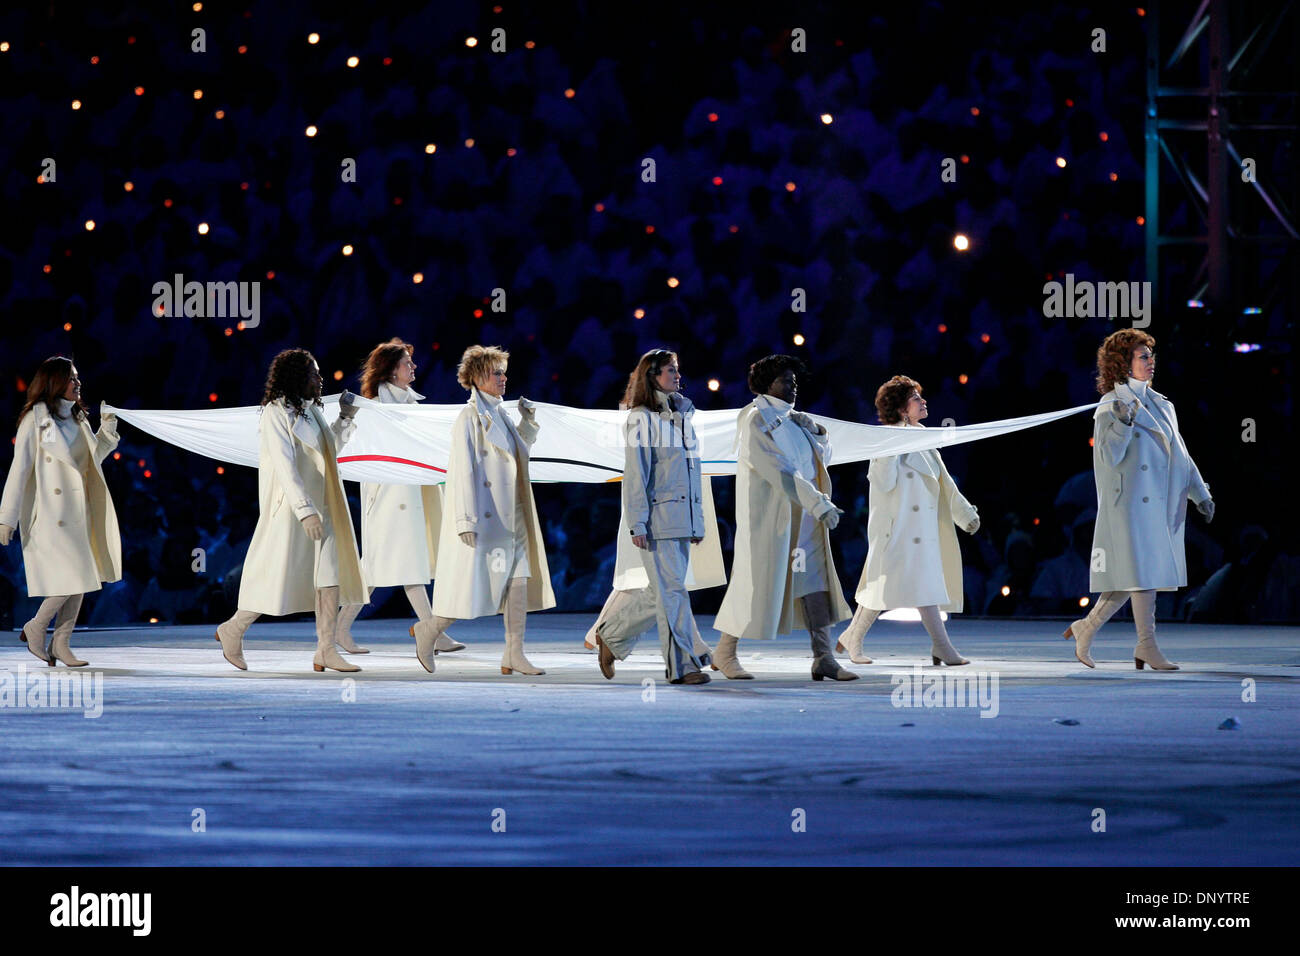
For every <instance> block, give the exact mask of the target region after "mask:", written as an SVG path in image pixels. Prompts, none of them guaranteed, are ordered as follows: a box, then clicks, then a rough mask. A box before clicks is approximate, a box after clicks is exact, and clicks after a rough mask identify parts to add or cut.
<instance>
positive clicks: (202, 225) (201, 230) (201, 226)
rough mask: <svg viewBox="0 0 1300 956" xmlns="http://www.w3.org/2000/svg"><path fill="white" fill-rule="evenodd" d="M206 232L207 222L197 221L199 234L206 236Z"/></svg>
mask: <svg viewBox="0 0 1300 956" xmlns="http://www.w3.org/2000/svg"><path fill="white" fill-rule="evenodd" d="M207 234H208V224H207V223H206V222H201V223H199V235H200V236H206V235H207Z"/></svg>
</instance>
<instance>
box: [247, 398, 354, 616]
mask: <svg viewBox="0 0 1300 956" xmlns="http://www.w3.org/2000/svg"><path fill="white" fill-rule="evenodd" d="M307 414H308V415H310V416H311V417H312V419H313V420H314V421H315V423H316V428H315V429H313V428H312V427H311V425H310V424H309V423H308V422H307V420H306V419H305V418H304V417H302V416H300V415H294V414H293V410H292V409H291V408H290V407H289V406H288V405H287V404H286V403H285V401H284V399H282V398H280V399H276V400H275V401H274V402H271V403H270V404H268V405H265V406H263V408H262V416H261V421H260V422H259V423H258V440H259V445H258V460H257V499H258V507H259V509H260V511H259V514H258V516H257V527H256V528H255V529H254V530H253V540H252V541H251V542H250V543H249V546H248V556H247V557H246V558H245V559H244V570H243V573H242V575H241V577H240V581H239V608H240V609H241V610H244V611H256V612H258V613H259V614H294V613H296V612H298V611H311V610H314V609H315V607H316V588H318V587H328V586H332V585H334V584H335V583H337V584H338V587H339V603H340V604H364V603H365V602H366V598H367V588H366V582H365V577H364V576H363V575H362V573H361V559H360V558H359V557H358V556H357V542H356V536H355V535H354V534H353V533H352V516H351V513H350V512H349V511H348V499H347V495H345V494H344V492H343V482H342V480H341V479H340V478H339V468H338V461H337V459H338V452H339V449H340V448H342V447H343V446H344V445H346V444H347V442H348V439H349V438H350V437H351V436H352V432H353V431H354V430H355V428H356V423H355V422H353V421H350V420H348V419H345V418H344V417H343V416H342V415H340V416H339V417H338V418H337V419H335V421H334V423H333V424H332V425H330V424H326V422H325V416H324V415H323V414H322V413H321V410H320V409H319V408H317V407H316V406H315V405H308V406H307ZM318 435H319V441H318V440H317V436H318ZM311 514H318V515H320V518H321V522H322V524H323V525H324V529H325V536H324V538H323V539H322V540H320V541H312V540H311V539H310V538H308V537H307V533H306V532H305V531H304V530H303V527H302V519H303V518H305V517H307V516H308V515H311Z"/></svg>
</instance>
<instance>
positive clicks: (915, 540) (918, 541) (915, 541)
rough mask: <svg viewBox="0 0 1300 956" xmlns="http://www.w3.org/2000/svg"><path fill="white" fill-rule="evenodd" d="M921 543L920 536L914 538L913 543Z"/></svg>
mask: <svg viewBox="0 0 1300 956" xmlns="http://www.w3.org/2000/svg"><path fill="white" fill-rule="evenodd" d="M920 543H921V539H920V538H913V539H912V544H920Z"/></svg>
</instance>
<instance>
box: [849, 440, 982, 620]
mask: <svg viewBox="0 0 1300 956" xmlns="http://www.w3.org/2000/svg"><path fill="white" fill-rule="evenodd" d="M889 427H898V428H906V427H912V428H922V427H924V426H922V425H912V426H905V425H899V426H889ZM867 478H868V480H869V481H870V482H871V494H870V502H869V512H868V514H867V561H866V564H865V565H864V566H863V568H862V577H861V578H860V579H859V581H858V590H857V594H856V598H857V602H858V604H860V605H861V606H862V607H865V608H869V609H872V610H878V611H888V610H892V609H894V608H900V607H926V606H928V605H932V604H933V605H937V606H938V607H939V609H940V610H943V611H949V612H952V613H957V612H960V611H961V610H962V607H963V606H964V604H965V598H964V595H963V593H962V570H961V546H960V545H959V544H958V543H957V532H956V529H955V527H954V525H955V526H957V527H961V528H963V529H964V528H965V527H966V526H967V525H969V524H970V523H971V521H972V520H973V519H974V518H975V517H976V511H975V507H974V505H972V504H971V503H970V502H969V501H967V500H966V499H965V497H963V495H962V493H961V492H960V491H959V490H958V489H957V483H956V482H955V481H953V480H952V476H951V475H950V474H948V469H947V467H946V466H945V465H944V463H943V457H942V456H941V455H940V454H939V452H938V450H937V449H934V450H930V451H922V452H910V453H908V454H906V455H890V456H888V457H886V458H876V459H873V460H872V462H871V467H870V468H869V469H868V471H867Z"/></svg>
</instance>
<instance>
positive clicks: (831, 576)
mask: <svg viewBox="0 0 1300 956" xmlns="http://www.w3.org/2000/svg"><path fill="white" fill-rule="evenodd" d="M792 411H793V408H792V407H791V406H790V405H788V404H787V403H785V402H781V401H778V400H774V399H772V398H771V397H770V396H766V395H760V396H758V397H757V398H755V399H754V401H753V402H752V403H750V404H749V405H748V406H746V407H745V408H744V409H743V410H742V411H741V413H740V417H739V418H738V420H737V425H736V433H737V434H736V437H737V441H738V442H739V446H740V447H739V453H738V455H737V459H736V547H735V551H734V554H735V558H734V560H733V561H732V565H731V583H730V584H729V585H728V586H727V593H726V595H725V596H724V597H723V599H722V605H721V607H719V608H718V615H717V618H716V619H715V620H714V622H713V626H714V628H716V629H717V630H719V631H721V632H722V633H723V634H731V635H734V636H736V637H744V638H759V639H772V638H775V637H776V635H777V634H788V633H789V632H790V631H791V630H792V629H794V628H796V627H799V628H802V627H807V623H806V622H805V621H804V617H803V608H802V606H801V602H799V601H796V600H795V599H794V598H795V595H796V589H795V575H796V574H797V573H804V572H806V571H808V570H810V569H808V568H806V567H805V568H804V569H803V570H802V571H799V570H796V568H797V564H796V562H795V561H793V560H792V555H791V551H792V549H793V548H794V546H795V544H797V543H798V539H799V529H800V525H801V524H802V521H803V516H804V513H805V512H807V513H808V514H810V515H822V514H825V513H826V512H827V511H829V510H830V509H832V508H833V507H834V504H833V503H832V502H831V498H830V495H831V478H830V473H829V472H828V471H827V470H826V466H827V464H828V463H829V462H830V456H831V445H830V436H829V435H828V434H827V433H826V432H825V429H823V431H822V434H820V435H818V434H813V433H812V432H810V431H808V430H807V429H806V428H804V427H802V426H801V425H799V424H798V423H797V422H795V421H794V420H793V419H792V418H791V417H790V413H791V412H792ZM799 442H803V443H804V444H807V445H811V447H812V453H813V460H814V461H815V463H816V468H817V473H816V475H813V476H806V475H803V474H801V473H800V472H799V469H798V461H799V459H800V457H801V451H802V449H800V448H798V447H795V446H796V444H797V443H799ZM812 533H813V534H814V535H817V536H820V547H814V548H810V549H808V550H809V552H810V553H809V554H807V555H803V556H802V559H803V560H805V561H821V562H824V567H822V568H820V569H816V570H818V571H820V572H821V574H822V575H823V576H824V577H823V578H822V580H824V581H825V583H826V589H827V591H828V592H829V593H830V598H831V600H830V609H831V623H835V622H837V621H843V620H846V619H847V618H849V617H852V616H853V611H852V609H851V608H850V607H849V605H848V603H847V602H846V601H845V600H844V593H843V591H842V590H841V589H840V584H839V578H838V576H837V575H836V571H835V559H834V558H833V557H832V556H831V544H830V532H829V530H828V529H827V527H826V525H825V524H823V523H822V522H820V521H818V522H817V525H816V527H815V528H814V529H813V532H812ZM814 540H815V539H814Z"/></svg>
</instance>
